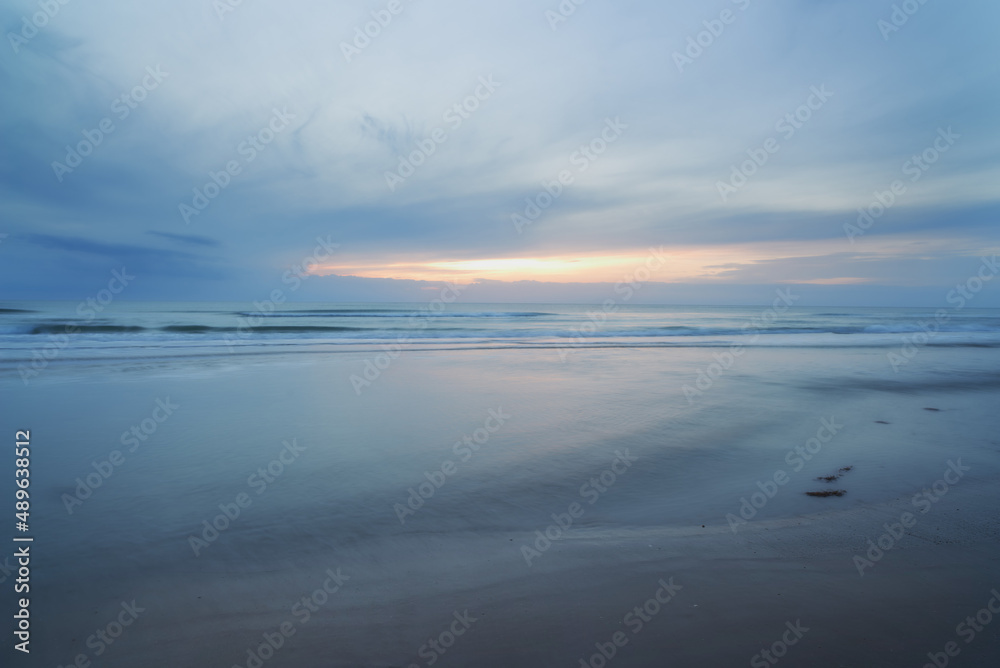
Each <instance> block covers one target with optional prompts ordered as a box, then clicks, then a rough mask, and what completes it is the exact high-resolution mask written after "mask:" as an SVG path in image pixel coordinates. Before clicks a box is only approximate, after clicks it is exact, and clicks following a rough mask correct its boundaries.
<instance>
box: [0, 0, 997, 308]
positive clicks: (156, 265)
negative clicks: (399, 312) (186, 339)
mask: <svg viewBox="0 0 1000 668" xmlns="http://www.w3.org/2000/svg"><path fill="white" fill-rule="evenodd" d="M560 8H561V9H560ZM571 9H572V12H570V10H571ZM393 11H395V13H393ZM560 12H562V13H560ZM378 20H381V22H382V23H383V24H384V25H379V24H378V23H375V22H376V21H378ZM0 24H2V26H3V28H4V32H5V39H4V41H5V44H3V45H2V47H0V54H2V55H0V78H2V79H0V80H2V87H3V91H4V94H3V96H2V98H0V108H2V120H0V122H2V123H3V133H2V134H3V152H2V157H0V233H2V234H4V235H6V236H4V237H2V238H0V258H2V261H0V290H2V293H0V296H2V297H5V298H9V299H18V298H25V299H38V298H60V299H75V298H79V297H80V296H82V295H86V294H89V293H90V292H92V291H93V289H94V288H95V287H99V286H100V285H101V284H102V283H106V282H107V279H108V277H109V276H110V272H111V270H112V269H118V268H120V267H122V266H125V267H127V268H128V270H129V271H130V272H131V273H133V274H135V275H136V276H137V279H136V281H135V282H134V284H133V285H132V286H131V287H130V288H129V294H128V295H127V297H128V298H133V299H178V300H189V299H253V298H255V297H258V296H260V295H261V294H264V295H266V294H267V292H268V291H269V290H270V289H271V288H272V287H274V286H276V285H277V286H280V285H283V283H282V276H283V275H285V272H286V271H288V270H289V267H292V266H294V265H296V264H301V263H302V262H303V261H306V262H310V264H309V269H310V272H311V275H310V276H309V280H307V281H303V282H302V289H301V290H299V291H297V292H296V293H295V295H292V297H293V298H299V299H318V300H338V301H339V300H372V299H386V300H396V299H420V298H421V294H426V292H425V289H426V288H427V287H428V286H431V285H435V284H437V283H438V282H440V281H441V280H445V279H451V280H456V281H459V282H471V281H478V282H479V283H480V284H481V285H480V289H479V291H478V292H476V291H473V292H470V293H469V294H478V295H479V296H480V297H481V298H483V299H487V298H488V299H490V300H510V301H530V300H534V301H548V300H556V299H558V300H569V301H588V300H593V301H600V300H601V299H603V298H604V297H605V296H606V295H607V285H606V284H607V283H612V284H613V283H614V282H616V281H618V280H620V279H621V278H622V277H623V276H627V275H630V274H631V272H633V271H634V269H635V268H636V267H638V266H641V265H642V263H643V261H644V258H645V257H646V256H647V255H648V254H649V251H648V250H647V249H649V248H650V247H653V248H657V249H660V252H662V254H663V255H664V256H665V257H666V258H667V262H666V264H665V265H664V268H663V269H661V270H660V271H659V272H657V274H656V275H654V276H653V277H652V278H651V280H652V281H659V282H662V283H665V284H666V285H662V286H657V288H656V289H655V290H650V291H648V292H647V293H646V294H647V295H652V296H653V297H655V298H656V299H663V300H668V301H680V302H686V303H691V302H692V301H694V302H698V301H704V302H713V303H727V302H731V303H743V302H745V301H755V300H758V299H764V298H768V300H769V295H770V294H771V289H772V288H773V286H775V285H780V284H798V285H802V286H804V289H805V290H806V294H808V295H813V296H814V297H815V299H816V300H817V301H826V302H831V303H835V302H845V303H852V304H854V303H856V304H892V303H899V304H911V303H920V304H927V305H936V304H939V303H943V301H944V295H945V294H946V293H947V292H948V290H950V289H951V287H953V286H954V284H955V283H958V282H964V280H965V279H966V278H967V277H968V276H970V275H973V274H974V273H975V272H976V270H977V269H978V267H979V266H980V262H981V261H980V259H979V257H980V256H983V255H988V256H992V254H993V253H996V252H997V250H998V246H1000V235H998V232H997V230H998V227H997V222H998V213H1000V202H998V200H1000V188H998V183H1000V179H998V177H1000V163H998V160H997V157H998V155H1000V124H998V123H997V120H996V119H997V118H998V111H1000V104H998V102H1000V86H998V84H1000V78H998V77H1000V42H998V40H997V39H996V35H997V29H998V27H1000V5H998V4H996V3H993V2H986V1H985V0H980V1H976V2H972V1H970V2H951V3H947V2H944V1H943V0H928V1H926V2H924V3H923V4H921V3H920V2H919V1H918V0H908V1H907V2H902V3H900V2H896V3H894V2H888V1H879V0H840V1H837V0H834V1H829V2H816V1H805V0H797V1H796V0H779V1H772V2H763V1H762V0H736V1H734V0H713V1H711V2H694V1H686V2H651V1H638V0H635V1H616V2H611V1H610V0H586V1H585V2H583V3H582V4H579V5H576V4H574V3H573V2H572V0H564V1H563V2H562V3H560V2H559V0H548V1H545V0H509V1H507V2H503V3H469V2H458V1H456V0H439V1H437V2H432V1H431V0H398V2H390V1H389V0H372V1H360V0H359V1H348V2H319V1H307V0H291V1H288V2H282V3H278V2H266V1H265V0H243V1H242V2H240V3H238V4H237V2H236V0H217V1H214V2H213V0H172V1H171V2H164V1H156V2H143V3H122V2H108V1H103V0H86V1H84V0H67V1H66V2H65V4H63V3H62V2H60V0H41V1H39V0H35V1H34V2H4V3H3V6H2V9H0ZM366 27H367V29H368V31H369V33H372V34H374V36H373V37H367V36H364V31H365V29H366ZM359 35H360V36H359ZM699 42H700V44H699ZM456 105H458V107H457V108H456ZM587 147H589V148H587ZM581 148H586V150H581ZM431 149H433V150H431ZM84 153H86V154H87V155H83V154H84ZM754 157H756V159H757V163H763V164H756V163H753V162H752V160H753V159H754ZM914 158H916V159H914ZM747 161H751V162H747ZM415 163H419V164H416V165H415V166H413V167H412V174H411V173H410V172H411V169H410V168H411V166H412V165H414V164H415ZM734 168H735V169H736V170H738V171H737V173H736V174H735V175H734ZM227 169H229V170H230V171H231V172H232V173H226V170H227ZM739 170H742V172H743V173H740V172H739ZM212 174H215V179H216V180H217V181H219V182H221V183H223V184H224V185H225V187H221V188H216V187H215V186H214V185H210V186H208V187H207V191H208V193H207V194H214V195H215V196H214V197H212V198H208V197H205V199H201V197H202V195H199V194H197V193H196V190H197V191H198V192H201V193H202V194H206V193H205V191H206V184H211V183H212V176H211V175H212ZM560 174H561V175H562V177H563V179H564V183H563V184H559V185H558V187H557V186H554V185H552V183H553V182H556V183H558V180H559V178H560ZM404 177H405V178H404ZM543 182H544V183H547V184H549V189H550V190H551V191H552V192H556V191H557V190H558V191H559V192H558V195H557V196H556V197H554V198H552V197H550V196H549V195H548V193H546V191H545V190H544V186H543ZM894 182H897V183H895V186H896V189H897V192H896V193H893V192H892V189H893V184H894ZM560 189H561V190H560ZM876 193H879V194H878V195H877V194H876ZM879 197H881V198H882V200H883V203H882V204H880V203H878V198H879ZM890 200H891V203H890ZM531 202H533V203H534V206H538V209H537V210H536V209H534V208H533V206H532V205H531V204H530V203H531ZM884 204H888V206H885V208H884V211H883V210H882V207H883V205H884ZM859 207H863V208H865V209H869V208H870V209H871V211H872V212H873V213H876V214H881V215H878V216H873V217H872V218H871V219H869V221H863V222H864V227H865V228H866V229H862V228H861V227H852V226H856V225H857V224H858V218H859V214H858V209H859ZM536 214H537V216H536ZM533 217H534V219H532V218H533ZM845 226H847V227H846V229H845ZM849 237H853V238H851V239H849ZM317 239H322V240H325V241H326V243H327V245H332V244H337V247H336V249H335V250H334V251H333V252H332V253H329V254H327V253H326V252H324V253H321V254H320V255H315V254H314V251H315V249H316V248H317V244H318V242H317ZM311 258H316V259H318V260H321V261H320V262H315V263H311ZM347 276H350V277H351V278H345V277H347ZM285 285H288V284H287V283H285ZM996 294H998V293H997V292H996V291H993V292H989V291H987V293H985V294H984V295H983V296H982V298H981V301H980V302H979V305H984V306H985V305H998V304H1000V298H997V297H996V296H995V295H996ZM651 298H652V297H651Z"/></svg>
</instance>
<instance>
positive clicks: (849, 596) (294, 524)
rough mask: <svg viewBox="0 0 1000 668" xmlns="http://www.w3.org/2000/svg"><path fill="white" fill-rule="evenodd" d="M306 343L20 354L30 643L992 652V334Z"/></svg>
mask: <svg viewBox="0 0 1000 668" xmlns="http://www.w3.org/2000/svg"><path fill="white" fill-rule="evenodd" d="M737 340H738V339H737ZM744 342H747V341H745V340H744ZM292 349H294V352H291V351H290V349H286V350H276V349H270V350H268V351H266V352H262V353H261V354H257V355H229V356H226V355H216V356H213V357H210V358H200V357H195V356H179V357H177V356H167V357H164V356H154V355H152V354H146V355H145V358H144V359H137V358H136V357H135V356H117V357H116V358H115V359H114V360H106V359H105V360H102V361H100V362H99V363H98V362H83V361H76V362H65V363H62V364H60V360H56V361H55V362H53V364H52V366H51V368H47V369H46V370H45V372H44V373H42V374H39V376H38V377H37V378H33V379H32V380H31V383H30V384H25V383H23V382H22V381H21V380H20V379H19V377H18V375H17V373H16V370H15V369H14V368H9V369H8V371H7V373H5V375H4V377H3V381H2V382H3V393H4V403H5V406H6V409H5V417H4V421H5V423H6V424H5V426H6V427H7V428H8V430H10V431H11V433H13V430H14V429H30V431H31V442H32V450H33V456H32V463H31V466H32V490H33V493H34V494H35V495H36V496H35V497H33V498H34V504H35V505H34V506H33V511H34V512H33V514H32V517H33V521H32V525H33V531H34V535H35V542H34V543H33V544H32V547H31V549H32V554H33V557H32V571H33V578H34V579H33V587H32V608H31V610H32V615H33V616H34V618H35V619H36V620H38V621H37V622H36V626H35V632H34V634H33V637H32V654H34V655H35V656H33V657H32V661H39V662H40V663H39V664H38V665H42V663H44V664H45V665H50V664H51V665H60V666H69V665H74V662H80V663H79V665H84V662H86V661H90V662H92V665H95V666H96V665H101V666H136V665H195V666H213V665H218V666H227V667H228V666H248V667H252V666H260V665H265V666H310V665H317V666H318V665H328V666H345V667H346V666H407V667H409V666H414V665H415V666H430V665H441V666H467V665H476V666H551V665H566V666H581V665H582V666H588V665H589V666H603V665H605V664H606V665H615V666H648V665H669V666H692V667H694V666H705V665H774V664H775V663H777V662H779V661H780V662H781V663H783V664H784V665H789V666H835V667H840V666H843V667H848V666H866V667H868V666H871V667H874V666H886V667H895V666H922V665H924V664H925V663H929V662H932V661H933V658H932V657H933V655H935V654H936V653H944V654H940V656H944V657H945V658H946V659H948V660H949V661H952V662H953V665H963V666H985V665H991V664H990V662H991V661H992V660H993V659H994V658H995V657H996V656H997V654H998V651H1000V635H998V629H1000V625H990V624H981V622H982V620H983V619H985V615H984V616H983V617H982V618H980V622H975V623H977V624H980V627H979V628H980V629H981V630H979V631H975V630H974V628H975V627H973V626H966V627H964V628H963V629H962V631H964V633H961V634H959V631H958V630H957V627H959V626H960V625H961V624H962V623H963V622H964V620H966V619H967V618H968V617H970V616H972V617H973V619H974V620H975V617H976V615H977V613H979V612H980V611H981V610H984V609H986V610H988V609H989V605H990V603H991V601H992V605H993V607H994V608H997V607H998V606H1000V598H996V600H993V599H994V597H995V594H996V592H995V591H994V590H996V589H997V588H998V587H1000V558H998V556H997V555H998V554H1000V552H998V550H997V548H998V543H1000V522H998V520H997V517H996V507H997V506H996V501H997V486H996V480H997V476H998V475H1000V437H998V436H997V433H996V428H995V427H996V419H995V410H996V406H997V400H998V396H1000V349H997V348H995V347H990V346H978V347H977V346H967V345H953V346H931V345H929V346H926V347H923V348H921V349H920V350H919V354H918V355H915V356H914V357H913V358H912V359H911V360H910V361H909V362H908V363H907V364H906V365H903V366H901V367H900V368H899V369H898V371H897V370H895V369H894V368H893V365H892V364H891V362H890V360H889V357H888V355H889V353H890V352H892V351H893V350H894V348H891V347H888V346H885V345H882V346H874V345H865V346H845V347H836V348H834V347H828V346H823V347H810V346H802V345H800V346H798V347H787V346H777V345H767V346H752V345H750V346H747V347H746V348H745V349H743V351H742V352H741V353H740V354H738V355H734V357H733V360H732V362H731V363H730V365H729V366H728V368H723V367H724V366H725V363H726V360H725V358H720V357H719V355H720V354H721V351H727V350H732V348H731V347H720V346H678V347H671V348H664V347H635V346H625V347H613V348H607V347H588V346H584V345H580V346H578V347H575V348H573V349H572V351H571V354H570V355H563V356H560V354H559V348H558V347H551V346H550V347H544V346H543V347H538V348H535V347H529V346H525V347H524V348H523V349H518V348H511V347H503V348H499V349H497V348H489V347H486V346H480V347H472V348H466V349H457V350H456V349H452V350H430V349H424V348H420V347H418V346H409V347H406V346H403V347H401V349H400V350H396V351H394V353H393V355H394V356H393V357H391V358H390V357H389V356H388V355H386V359H389V360H390V362H391V363H389V364H386V365H385V366H384V368H381V369H379V373H378V375H377V376H376V377H374V378H373V379H372V380H371V381H370V382H369V384H367V385H361V386H360V391H359V389H358V388H359V386H358V384H357V382H356V381H355V382H352V380H351V379H352V377H354V378H359V377H360V378H365V376H364V374H365V369H366V368H367V366H368V364H369V362H371V363H372V364H374V363H375V360H376V359H377V356H378V355H379V354H382V353H380V352H379V351H380V350H382V351H384V350H387V349H386V348H380V347H376V346H368V348H367V349H362V348H360V347H358V348H351V349H349V350H347V351H344V352H331V351H328V350H319V351H310V350H299V349H298V347H295V346H293V347H292ZM147 353H149V350H148V344H147ZM68 357H69V355H67V358H68ZM720 360H721V361H720ZM379 362H380V363H381V362H384V360H379ZM713 363H715V364H718V365H719V366H718V370H719V373H718V374H716V369H715V368H712V367H711V365H712V364H713ZM700 373H708V374H710V375H712V376H713V379H712V382H711V385H710V386H709V387H705V383H702V384H701V387H702V388H703V389H698V388H699V385H698V378H699V374H700ZM369 375H371V374H369ZM692 388H694V389H697V390H698V392H697V393H694V392H692V391H691V390H692ZM843 469H849V470H843ZM828 475H837V476H840V477H839V478H838V479H836V480H834V481H831V482H826V481H822V480H817V478H818V477H823V476H828ZM4 484H7V481H6V480H5V481H4ZM830 490H843V491H844V492H845V493H844V494H843V496H839V497H837V496H830V497H812V496H808V495H807V494H806V492H816V491H820V492H822V491H830ZM904 525H905V526H904ZM2 556H7V555H6V553H4V554H3V555H2ZM8 563H9V562H8ZM4 574H5V575H8V574H7V573H6V572H5V573H4ZM8 577H10V575H8ZM990 615H991V616H992V613H990ZM125 621H127V622H128V624H125ZM119 625H120V626H119ZM114 633H118V635H117V636H114ZM970 633H971V635H972V637H971V639H970ZM948 643H955V645H954V646H949V645H948ZM946 648H947V649H946ZM956 649H957V650H959V654H958V655H956V656H954V657H952V656H949V655H948V654H947V651H948V650H956ZM929 653H930V655H931V656H930V657H929ZM779 654H780V656H778V655H779ZM768 657H770V658H771V659H774V661H773V662H772V661H771V660H770V659H769V658H768ZM32 665H35V664H34V663H33V664H32ZM931 665H933V663H931Z"/></svg>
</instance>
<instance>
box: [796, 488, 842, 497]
mask: <svg viewBox="0 0 1000 668" xmlns="http://www.w3.org/2000/svg"><path fill="white" fill-rule="evenodd" d="M845 494H847V490H844V489H828V490H826V491H823V492H806V495H807V496H820V497H827V496H843V495H845Z"/></svg>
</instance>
